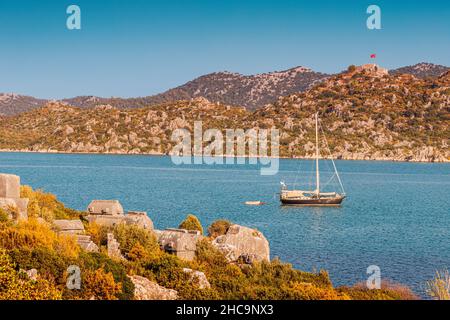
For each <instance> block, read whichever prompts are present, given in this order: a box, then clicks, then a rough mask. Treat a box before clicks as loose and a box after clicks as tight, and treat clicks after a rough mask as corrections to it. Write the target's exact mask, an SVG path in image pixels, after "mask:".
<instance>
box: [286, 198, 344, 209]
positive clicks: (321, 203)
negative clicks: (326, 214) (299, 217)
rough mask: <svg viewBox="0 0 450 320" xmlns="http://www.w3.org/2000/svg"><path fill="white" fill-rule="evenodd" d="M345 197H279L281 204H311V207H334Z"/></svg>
mask: <svg viewBox="0 0 450 320" xmlns="http://www.w3.org/2000/svg"><path fill="white" fill-rule="evenodd" d="M344 199H345V197H335V198H318V199H317V198H309V199H286V198H281V199H280V201H281V203H282V204H283V205H297V206H311V207H335V206H340V205H341V204H342V201H343V200H344Z"/></svg>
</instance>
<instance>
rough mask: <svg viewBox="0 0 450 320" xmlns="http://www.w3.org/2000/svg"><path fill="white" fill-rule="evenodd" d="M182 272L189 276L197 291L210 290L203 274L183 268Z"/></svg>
mask: <svg viewBox="0 0 450 320" xmlns="http://www.w3.org/2000/svg"><path fill="white" fill-rule="evenodd" d="M183 272H184V273H187V274H189V276H190V279H191V281H192V282H193V283H195V285H196V286H197V287H198V288H199V289H209V288H211V284H210V283H209V281H208V278H206V275H205V273H204V272H201V271H198V270H192V269H189V268H183Z"/></svg>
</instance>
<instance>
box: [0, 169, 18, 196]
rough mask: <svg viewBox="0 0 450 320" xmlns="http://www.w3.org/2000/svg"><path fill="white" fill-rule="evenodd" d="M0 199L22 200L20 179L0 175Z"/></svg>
mask: <svg viewBox="0 0 450 320" xmlns="http://www.w3.org/2000/svg"><path fill="white" fill-rule="evenodd" d="M0 198H20V177H19V176H16V175H13V174H0Z"/></svg>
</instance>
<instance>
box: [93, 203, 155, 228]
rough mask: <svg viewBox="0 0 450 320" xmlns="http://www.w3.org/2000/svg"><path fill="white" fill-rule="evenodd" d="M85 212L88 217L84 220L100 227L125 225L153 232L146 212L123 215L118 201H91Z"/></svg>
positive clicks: (131, 212)
mask: <svg viewBox="0 0 450 320" xmlns="http://www.w3.org/2000/svg"><path fill="white" fill-rule="evenodd" d="M87 212H88V214H89V215H88V216H87V217H86V219H87V220H88V221H89V222H95V223H97V224H99V225H101V226H108V227H112V226H115V225H117V224H120V223H125V224H129V225H137V226H139V227H141V228H143V229H146V230H149V231H153V222H152V220H151V219H150V218H149V217H148V215H147V213H146V212H140V211H129V212H128V213H127V214H124V210H123V207H122V205H121V204H120V202H119V201H118V200H93V201H92V202H91V203H90V204H89V206H88V208H87Z"/></svg>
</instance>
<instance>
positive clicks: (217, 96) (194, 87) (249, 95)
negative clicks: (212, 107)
mask: <svg viewBox="0 0 450 320" xmlns="http://www.w3.org/2000/svg"><path fill="white" fill-rule="evenodd" d="M328 76H329V75H327V74H324V73H319V72H314V71H312V70H311V69H308V68H304V67H296V68H292V69H289V70H285V71H277V72H270V73H263V74H257V75H250V76H245V75H241V74H239V73H231V72H216V73H211V74H207V75H204V76H201V77H199V78H197V79H194V80H192V81H189V82H188V83H186V84H184V85H182V86H179V87H177V88H174V89H170V90H168V91H166V92H164V93H161V94H157V95H154V96H149V97H142V98H130V99H121V98H109V99H108V98H98V97H92V96H89V97H76V98H72V99H65V100H63V102H66V103H68V104H70V105H73V106H76V107H94V106H96V105H99V104H109V105H111V106H113V107H116V108H120V109H122V108H139V107H145V106H150V105H156V104H161V103H166V102H174V101H179V100H189V99H195V98H199V97H203V98H206V99H208V100H209V101H211V102H219V103H222V104H226V105H231V106H240V107H245V108H247V109H249V110H252V109H257V108H259V107H262V106H264V105H266V104H269V103H272V102H274V101H276V100H277V99H278V98H279V97H281V96H285V95H289V94H292V93H295V92H303V91H305V90H307V89H308V88H310V87H311V86H312V85H314V84H316V83H318V82H319V81H321V80H323V79H325V78H327V77H328Z"/></svg>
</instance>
